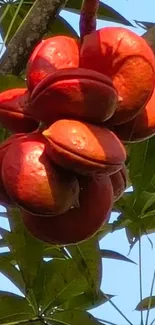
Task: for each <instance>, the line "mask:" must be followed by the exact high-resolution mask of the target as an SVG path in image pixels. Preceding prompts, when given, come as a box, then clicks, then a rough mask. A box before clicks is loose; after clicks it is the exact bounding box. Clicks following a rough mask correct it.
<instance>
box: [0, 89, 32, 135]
mask: <svg viewBox="0 0 155 325" xmlns="http://www.w3.org/2000/svg"><path fill="white" fill-rule="evenodd" d="M0 124H1V125H2V126H3V127H4V128H6V129H8V130H9V131H11V132H13V133H18V132H19V133H21V132H31V131H34V130H36V129H37V128H38V122H37V121H36V120H35V118H33V117H32V116H31V114H30V111H29V92H28V91H27V89H26V88H14V89H9V90H6V91H3V92H2V93H0Z"/></svg>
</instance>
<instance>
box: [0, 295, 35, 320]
mask: <svg viewBox="0 0 155 325" xmlns="http://www.w3.org/2000/svg"><path fill="white" fill-rule="evenodd" d="M34 316H35V315H34V313H33V310H32V308H31V307H30V306H29V304H28V302H27V300H26V299H25V298H23V297H20V296H17V295H15V294H13V293H10V292H5V291H0V324H1V325H3V324H8V323H9V322H10V323H13V322H20V321H23V320H31V319H32V318H33V317H34Z"/></svg>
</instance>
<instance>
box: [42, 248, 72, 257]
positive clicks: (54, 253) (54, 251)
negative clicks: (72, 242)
mask: <svg viewBox="0 0 155 325" xmlns="http://www.w3.org/2000/svg"><path fill="white" fill-rule="evenodd" d="M66 255H67V253H66V252H65V251H64V249H63V248H62V247H56V246H47V247H46V246H45V248H44V257H46V258H61V259H65V258H66Z"/></svg>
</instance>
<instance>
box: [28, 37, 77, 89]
mask: <svg viewBox="0 0 155 325" xmlns="http://www.w3.org/2000/svg"><path fill="white" fill-rule="evenodd" d="M78 65H79V44H78V41H77V40H75V39H73V38H71V37H68V36H63V35H59V36H54V37H50V38H48V39H45V40H42V41H41V42H40V43H39V44H38V45H37V46H36V47H35V49H34V51H33V52H32V54H31V56H30V58H29V61H28V63H27V85H28V88H29V90H30V91H32V90H33V89H34V87H35V86H36V85H37V84H38V83H39V82H40V81H41V80H43V79H44V78H45V77H46V76H47V75H48V74H49V73H53V72H55V71H57V69H62V68H74V67H75V68H76V67H78Z"/></svg>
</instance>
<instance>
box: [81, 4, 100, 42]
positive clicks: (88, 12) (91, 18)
mask: <svg viewBox="0 0 155 325" xmlns="http://www.w3.org/2000/svg"><path fill="white" fill-rule="evenodd" d="M98 8H99V0H83V2H82V6H81V14H80V22H79V29H80V38H81V42H83V38H84V37H85V36H86V35H88V34H91V33H92V32H94V31H95V30H96V18H97V11H98Z"/></svg>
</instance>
